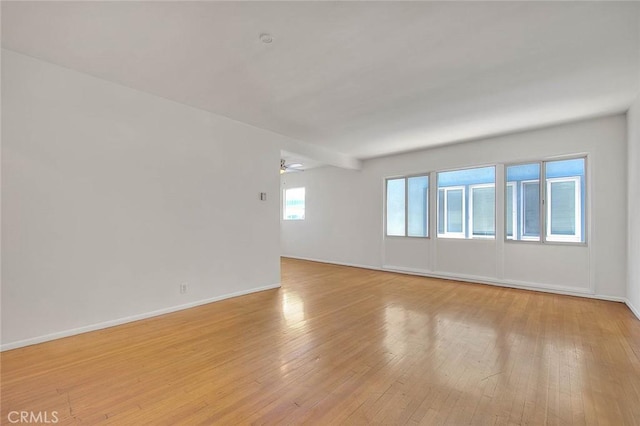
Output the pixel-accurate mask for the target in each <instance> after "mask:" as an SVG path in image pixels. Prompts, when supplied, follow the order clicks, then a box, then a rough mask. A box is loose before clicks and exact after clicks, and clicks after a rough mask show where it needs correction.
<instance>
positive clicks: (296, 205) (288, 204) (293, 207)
mask: <svg viewBox="0 0 640 426" xmlns="http://www.w3.org/2000/svg"><path fill="white" fill-rule="evenodd" d="M283 198H284V209H283V219H284V220H304V188H289V189H285V190H284V197H283Z"/></svg>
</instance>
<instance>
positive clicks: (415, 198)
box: [407, 176, 429, 237]
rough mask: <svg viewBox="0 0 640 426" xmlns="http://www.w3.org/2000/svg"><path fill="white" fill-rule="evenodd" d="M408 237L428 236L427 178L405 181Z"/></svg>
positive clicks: (421, 177) (413, 178)
mask: <svg viewBox="0 0 640 426" xmlns="http://www.w3.org/2000/svg"><path fill="white" fill-rule="evenodd" d="M407 185H408V188H407V196H408V200H407V203H408V217H407V221H408V235H409V236H410V237H426V236H427V235H428V231H429V226H428V221H427V217H428V211H429V209H428V202H429V177H428V176H417V177H411V178H409V179H407Z"/></svg>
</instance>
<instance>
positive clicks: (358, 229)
mask: <svg viewBox="0 0 640 426" xmlns="http://www.w3.org/2000/svg"><path fill="white" fill-rule="evenodd" d="M576 153H581V154H587V155H588V171H587V173H588V176H587V179H588V185H589V186H590V194H589V195H590V196H589V197H588V199H587V209H588V211H587V216H588V221H589V222H588V225H591V226H590V228H588V230H587V231H588V240H589V243H588V245H587V246H566V245H564V246H562V245H541V244H522V243H505V242H504V241H503V237H502V235H501V233H502V231H501V230H502V228H503V225H502V223H503V222H502V221H503V219H502V217H503V216H502V214H501V213H500V212H498V213H497V215H496V217H497V222H498V226H497V228H498V229H499V230H500V231H498V232H499V233H498V238H496V240H495V241H486V240H444V239H437V238H431V239H406V238H383V235H382V234H383V231H382V230H383V208H384V206H383V192H384V191H383V189H384V178H385V177H391V176H398V175H406V174H414V173H421V172H429V171H438V170H445V169H454V168H458V167H468V166H474V165H489V164H495V163H507V162H515V161H523V160H539V159H545V158H549V157H552V156H557V155H567V154H576ZM626 165H627V163H626V119H625V116H624V115H617V116H613V117H606V118H599V119H593V120H588V121H583V122H579V123H572V124H567V125H563V126H557V127H550V128H545V129H540V130H536V131H529V132H523V133H517V134H512V135H507V136H502V137H495V138H490V139H486V140H481V141H474V142H470V143H464V144H458V145H453V146H446V147H441V148H436V149H430V150H424V151H419V152H413V153H408V154H402V155H396V156H391V157H385V158H379V159H373V160H367V161H364V162H363V168H362V170H361V171H346V170H338V169H335V168H330V167H326V168H320V169H313V170H309V171H306V172H304V173H289V174H285V175H283V176H282V177H281V184H282V187H283V188H287V187H296V186H305V187H306V197H307V210H306V220H304V221H282V224H281V244H282V254H283V255H285V256H292V257H302V258H308V259H316V260H322V261H329V262H337V263H346V264H354V265H362V266H367V267H373V268H390V269H402V270H407V271H412V272H418V273H425V274H431V275H437V276H444V277H457V278H463V279H469V280H475V281H483V282H493V283H497V284H505V285H512V286H522V287H531V288H538V289H551V290H554V291H561V292H568V293H575V294H595V295H599V296H603V297H608V298H613V299H618V300H622V299H623V298H624V297H625V294H626V287H625V282H626V272H625V271H626V251H627V250H626V244H627V237H626V221H627V216H626V213H627V212H626V207H625V206H626V196H627V186H626ZM496 174H497V185H498V187H500V186H501V185H502V182H503V179H504V178H503V169H502V167H501V166H499V167H497V171H496ZM496 197H497V199H498V203H501V200H502V197H503V194H502V191H497V193H496ZM432 204H434V203H432ZM611 206H619V207H618V208H611ZM431 217H432V218H433V217H435V206H434V205H432V206H431Z"/></svg>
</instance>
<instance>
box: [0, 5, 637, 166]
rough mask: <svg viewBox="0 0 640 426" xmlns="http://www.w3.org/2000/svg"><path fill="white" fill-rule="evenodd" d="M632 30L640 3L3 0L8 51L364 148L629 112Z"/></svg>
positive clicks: (310, 137)
mask: <svg viewBox="0 0 640 426" xmlns="http://www.w3.org/2000/svg"><path fill="white" fill-rule="evenodd" d="M263 32H268V33H271V34H272V35H273V38H274V41H273V43H271V44H268V45H267V44H263V43H261V42H260V40H259V35H260V34H261V33H263ZM639 39H640V4H639V3H636V2H624V3H617V2H557V3H551V2H397V1H396V2H295V3H294V2H269V1H262V2H6V1H3V2H2V44H3V46H4V47H6V48H9V49H12V50H15V51H18V52H22V53H25V54H28V55H31V56H34V57H38V58H41V59H44V60H47V61H50V62H53V63H56V64H59V65H63V66H66V67H69V68H73V69H76V70H79V71H83V72H86V73H89V74H92V75H94V76H98V77H101V78H104V79H107V80H110V81H114V82H117V83H121V84H123V85H126V86H129V87H133V88H136V89H139V90H143V91H146V92H149V93H153V94H156V95H159V96H163V97H165V98H169V99H172V100H175V101H178V102H182V103H185V104H188V105H191V106H195V107H198V108H202V109H205V110H208V111H211V112H214V113H217V114H221V115H224V116H227V117H230V118H232V119H235V120H239V121H242V122H246V123H249V124H252V125H255V126H258V127H261V128H264V129H268V130H271V131H274V132H278V133H281V134H283V135H286V136H289V137H291V138H294V139H297V140H299V141H303V142H307V143H311V144H315V145H318V146H319V147H321V148H322V149H323V150H332V151H336V152H339V153H343V154H347V155H348V156H351V157H355V158H370V157H374V156H380V155H385V154H390V153H396V152H401V151H407V150H413V149H419V148H423V147H429V146H434V145H439V144H443V143H451V142H458V141H461V140H466V139H472V138H479V137H483V136H488V135H494V134H499V133H505V132H511V131H517V130H523V129H527V128H534V127H539V126H544V125H549V124H554V123H560V122H565V121H571V120H576V119H580V118H586V117H592V116H597V115H605V114H611V113H616V112H621V111H625V110H626V109H627V108H628V106H629V105H630V103H631V102H632V100H633V98H634V97H635V95H636V94H637V92H638V84H639V80H640V79H639V78H638V76H639V74H640V64H639V63H640V57H639V56H640V40H639Z"/></svg>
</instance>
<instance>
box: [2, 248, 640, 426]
mask: <svg viewBox="0 0 640 426" xmlns="http://www.w3.org/2000/svg"><path fill="white" fill-rule="evenodd" d="M1 357H2V380H1V386H2V409H1V411H2V418H1V419H2V420H1V423H2V424H8V423H9V422H8V421H7V416H8V414H9V413H10V412H11V411H34V412H47V413H51V412H53V411H56V412H57V418H58V419H59V423H58V424H100V423H105V424H122V425H138V424H154V425H163V424H166V425H173V424H188V425H195V424H203V425H209V424H231V425H235V424H251V423H253V424H274V425H275V424H277V425H286V424H301V423H308V424H323V425H333V424H387V425H400V424H425V425H441V424H442V425H444V424H451V425H465V424H473V425H493V424H500V425H543V424H550V425H571V424H577V425H582V424H587V425H592V424H593V425H596V424H599V425H640V321H638V319H636V318H635V317H634V316H633V314H632V313H631V311H629V309H628V308H627V307H626V306H624V305H623V304H621V303H614V302H605V301H600V300H592V299H584V298H576V297H569V296H560V295H553V294H545V293H537V292H530V291H523V290H514V289H506V288H499V287H492V286H486V285H477V284H465V283H459V282H454V281H444V280H438V279H430V278H423V277H414V276H408V275H401V274H393V273H385V272H378V271H370V270H363V269H357V268H349V267H341V266H333V265H326V264H320V263H313V262H307V261H300V260H293V259H283V260H282V288H281V289H278V290H269V291H264V292H261V293H255V294H251V295H248V296H242V297H237V298H234V299H229V300H225V301H221V302H217V303H212V304H209V305H205V306H201V307H197V308H193V309H189V310H186V311H181V312H176V313H173V314H168V315H164V316H161V317H156V318H152V319H148V320H144V321H138V322H135V323H130V324H125V325H122V326H118V327H114V328H110V329H105V330H100V331H96V332H92V333H86V334H82V335H78V336H74V337H69V338H66V339H61V340H57V341H53V342H48V343H44V344H40V345H35V346H31V347H26V348H21V349H16V350H12V351H7V352H4V353H2V355H1ZM14 416H15V415H14Z"/></svg>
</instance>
